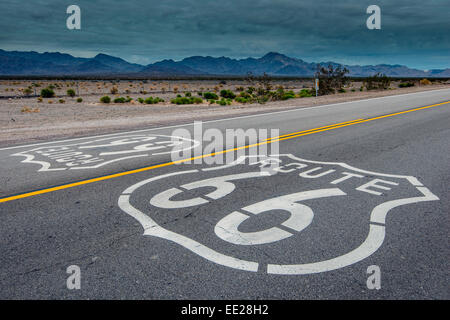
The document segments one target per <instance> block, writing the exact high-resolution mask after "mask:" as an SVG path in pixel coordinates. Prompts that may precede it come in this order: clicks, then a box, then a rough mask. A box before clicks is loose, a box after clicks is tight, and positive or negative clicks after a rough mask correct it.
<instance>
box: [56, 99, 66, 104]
mask: <svg viewBox="0 0 450 320" xmlns="http://www.w3.org/2000/svg"><path fill="white" fill-rule="evenodd" d="M58 101H59V103H66V100H64V99H59V100H58Z"/></svg>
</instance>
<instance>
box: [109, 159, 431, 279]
mask: <svg viewBox="0 0 450 320" xmlns="http://www.w3.org/2000/svg"><path fill="white" fill-rule="evenodd" d="M268 166H270V170H263V169H264V168H267V167H268ZM236 171H238V172H237V173H236ZM274 179H276V180H274ZM280 181H281V182H282V183H283V184H288V185H289V188H283V187H282V184H280ZM274 185H275V186H278V188H274V187H273V186H274ZM249 188H250V189H251V188H258V190H260V191H261V192H259V193H256V192H253V193H252V191H249ZM286 190H288V192H287V191H286ZM293 190H294V191H293ZM245 191H247V193H250V195H248V194H245ZM243 193H244V195H246V196H244V197H242V194H243ZM261 194H262V195H261ZM262 197H264V198H262ZM242 198H243V200H242ZM140 199H145V201H144V202H145V203H142V200H140ZM436 200H439V198H438V197H436V196H435V195H434V194H432V193H431V192H430V190H428V188H426V187H424V186H423V185H422V184H421V183H420V182H419V181H418V180H417V179H416V178H414V177H412V176H402V175H391V174H382V173H376V172H370V171H365V170H361V169H358V168H355V167H352V166H350V165H347V164H345V163H335V162H319V161H311V160H305V159H301V158H298V157H295V156H293V155H291V154H286V155H277V156H271V157H267V156H258V157H251V156H247V157H241V158H239V159H238V160H237V161H235V162H234V163H232V164H228V165H224V166H219V167H212V168H206V169H193V170H186V171H176V172H172V173H168V174H163V175H160V176H156V177H152V178H149V179H146V180H143V181H140V182H138V183H136V184H134V185H132V186H130V187H129V188H127V189H126V190H125V191H124V192H123V193H122V195H121V196H120V197H119V201H118V204H119V207H120V208H121V209H122V210H123V211H125V212H126V213H127V214H129V215H130V216H131V217H133V218H135V219H136V220H138V221H139V222H140V224H141V225H142V227H143V228H144V235H145V236H153V237H159V238H162V239H166V240H169V241H171V242H174V243H176V244H179V245H180V246H182V247H184V248H185V249H187V250H190V251H192V252H193V253H195V254H197V255H199V256H201V257H203V258H205V259H207V260H209V261H211V262H214V263H216V264H219V265H222V266H226V267H230V268H234V269H238V270H245V271H251V272H256V271H258V270H260V271H262V272H267V273H269V274H283V275H300V274H312V273H320V272H326V271H330V270H336V269H340V268H343V267H346V266H349V265H352V264H354V263H357V262H359V261H361V260H364V259H365V258H367V257H369V256H370V255H372V254H373V253H374V252H376V251H377V250H378V249H379V248H380V247H381V246H382V244H383V241H384V239H385V230H386V217H387V214H388V213H389V211H391V210H392V209H394V208H396V207H400V206H403V205H407V204H414V203H417V202H423V201H436ZM327 203H328V204H327ZM352 203H355V208H358V209H357V210H352V211H351V212H354V211H356V214H357V215H356V216H355V217H357V218H358V219H360V220H361V221H363V223H364V226H363V228H364V230H365V232H364V233H363V237H361V239H360V240H361V241H360V242H359V243H357V244H356V245H354V246H353V247H351V248H348V249H345V252H339V253H338V254H336V253H335V252H334V250H331V252H327V254H328V255H329V256H328V257H326V258H323V259H322V260H319V261H315V260H317V259H312V260H313V261H304V257H302V256H300V255H296V254H295V251H296V250H297V248H300V247H301V246H302V244H303V245H304V243H306V242H308V241H310V240H311V239H309V237H314V236H317V235H318V234H326V231H327V230H318V228H320V227H323V226H324V224H320V223H317V222H316V221H318V220H322V221H323V218H324V216H326V215H328V217H330V215H337V216H339V215H341V217H345V214H347V212H345V210H342V208H350V207H351V205H352ZM324 208H325V209H327V208H331V212H327V211H326V210H324ZM200 210H202V211H201V212H203V213H204V214H205V216H204V217H203V219H200V220H199V222H200V223H202V222H203V221H204V220H205V221H206V220H207V222H208V223H205V224H204V225H199V226H198V228H197V229H196V230H194V231H189V230H187V229H189V228H185V227H184V225H183V224H182V223H181V227H178V228H177V227H176V226H175V225H174V226H173V227H172V225H171V222H173V221H178V220H180V219H181V220H182V218H183V217H187V216H190V215H192V214H193V212H200ZM274 213H276V214H283V217H284V219H283V222H281V223H280V224H279V225H276V226H271V227H267V225H266V226H265V227H264V228H260V229H258V230H252V231H249V230H248V227H249V226H251V225H252V221H253V222H254V221H256V220H255V219H258V218H259V219H261V218H264V216H267V215H268V214H272V215H273V214H274ZM348 213H350V211H349V212H348ZM171 219H172V220H171ZM338 219H339V218H338ZM308 229H314V233H311V232H310V233H309V234H308V236H307V237H308V238H305V236H304V234H306V233H307V232H309V231H308ZM325 229H326V228H325ZM328 229H329V228H328ZM312 243H315V242H312ZM288 244H289V245H288ZM317 245H319V242H317ZM271 246H275V247H276V248H277V249H278V250H279V249H280V248H282V250H283V252H284V251H288V250H290V249H292V248H294V250H293V251H294V252H293V253H292V254H290V255H288V258H289V259H288V260H289V261H286V258H285V257H283V258H282V259H281V260H283V259H284V261H258V258H259V256H258V254H257V253H258V252H260V250H261V248H270V247H271ZM325 249H326V248H325ZM325 251H326V250H324V252H325ZM255 256H256V257H257V258H255ZM271 259H275V260H276V257H275V258H273V257H271Z"/></svg>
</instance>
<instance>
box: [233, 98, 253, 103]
mask: <svg viewBox="0 0 450 320" xmlns="http://www.w3.org/2000/svg"><path fill="white" fill-rule="evenodd" d="M234 100H235V101H236V102H239V103H248V102H250V100H249V99H248V98H244V97H237V98H236V99H234Z"/></svg>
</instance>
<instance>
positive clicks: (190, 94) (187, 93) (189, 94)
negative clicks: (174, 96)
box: [184, 92, 192, 97]
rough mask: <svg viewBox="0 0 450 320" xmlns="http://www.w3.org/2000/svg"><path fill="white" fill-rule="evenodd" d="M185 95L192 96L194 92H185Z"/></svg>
mask: <svg viewBox="0 0 450 320" xmlns="http://www.w3.org/2000/svg"><path fill="white" fill-rule="evenodd" d="M184 96H185V97H192V93H190V92H186V93H185V94H184Z"/></svg>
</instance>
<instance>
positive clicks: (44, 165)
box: [11, 134, 200, 172]
mask: <svg viewBox="0 0 450 320" xmlns="http://www.w3.org/2000/svg"><path fill="white" fill-rule="evenodd" d="M140 137H164V138H171V139H172V138H177V139H180V140H184V141H188V142H191V145H190V146H189V147H187V148H184V149H180V150H178V149H177V150H176V151H175V152H181V151H185V150H189V149H193V148H195V147H196V146H198V145H199V144H200V143H199V142H198V141H195V140H191V139H186V138H183V137H177V136H167V135H161V134H151V135H145V134H133V135H125V136H118V137H108V138H101V139H95V140H90V141H86V142H81V143H72V144H62V145H57V144H56V145H48V146H45V147H39V148H34V149H31V150H27V151H22V152H18V153H15V154H12V155H11V156H14V157H17V156H22V157H25V159H24V160H22V161H21V163H34V164H39V165H40V166H41V168H40V169H39V170H38V172H39V171H62V170H68V169H71V170H80V169H96V168H99V167H103V166H105V165H108V164H111V163H114V162H119V161H123V160H128V159H134V158H141V157H148V156H156V155H162V154H169V153H172V152H174V151H172V150H171V151H165V152H157V153H152V154H148V153H144V152H145V151H142V153H141V154H138V155H131V156H126V157H120V158H117V159H112V160H109V161H105V162H101V163H100V164H98V165H93V166H81V167H72V168H52V164H51V163H50V162H47V161H40V160H35V156H36V155H34V154H32V152H34V151H38V150H41V149H49V148H60V147H74V146H83V145H89V144H92V143H95V142H101V141H106V140H112V139H116V140H118V139H124V138H140Z"/></svg>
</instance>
